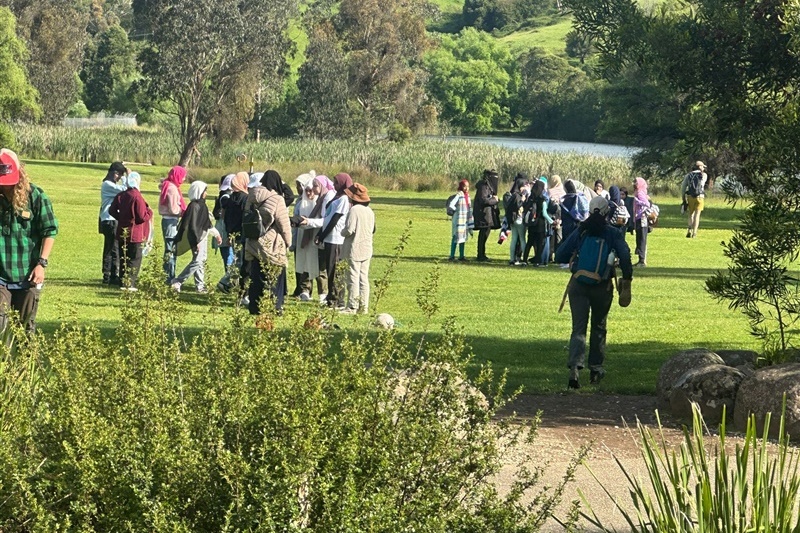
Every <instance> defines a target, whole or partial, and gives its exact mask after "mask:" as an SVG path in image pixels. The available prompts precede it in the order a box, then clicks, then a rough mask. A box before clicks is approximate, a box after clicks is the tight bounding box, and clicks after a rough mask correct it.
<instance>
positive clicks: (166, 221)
mask: <svg viewBox="0 0 800 533" xmlns="http://www.w3.org/2000/svg"><path fill="white" fill-rule="evenodd" d="M161 233H162V235H164V274H166V278H167V284H170V283H172V280H173V279H174V278H175V260H176V258H175V248H176V246H177V243H176V242H175V237H176V236H177V235H178V219H177V218H166V217H164V218H162V219H161Z"/></svg>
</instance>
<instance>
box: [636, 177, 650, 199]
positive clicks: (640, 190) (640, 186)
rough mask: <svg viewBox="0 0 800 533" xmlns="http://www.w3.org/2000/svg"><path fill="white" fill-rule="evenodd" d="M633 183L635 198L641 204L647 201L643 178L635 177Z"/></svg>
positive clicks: (645, 184) (645, 185) (645, 183)
mask: <svg viewBox="0 0 800 533" xmlns="http://www.w3.org/2000/svg"><path fill="white" fill-rule="evenodd" d="M633 183H634V185H635V186H636V198H637V199H638V200H639V201H640V202H642V203H643V204H646V203H648V199H647V198H648V196H647V182H646V181H645V180H644V178H636V179H635V180H633Z"/></svg>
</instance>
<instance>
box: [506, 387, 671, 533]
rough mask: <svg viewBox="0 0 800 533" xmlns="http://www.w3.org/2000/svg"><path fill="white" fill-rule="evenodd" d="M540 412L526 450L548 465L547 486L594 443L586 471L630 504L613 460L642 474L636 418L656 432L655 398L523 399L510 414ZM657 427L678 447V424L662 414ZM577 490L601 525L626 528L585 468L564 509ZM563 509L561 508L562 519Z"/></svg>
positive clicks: (573, 396)
mask: <svg viewBox="0 0 800 533" xmlns="http://www.w3.org/2000/svg"><path fill="white" fill-rule="evenodd" d="M539 410H541V411H542V422H541V425H540V429H539V435H538V437H537V439H536V441H535V442H534V443H533V445H532V446H531V448H530V449H529V450H527V451H529V452H530V453H531V454H532V455H533V457H534V461H541V463H540V464H543V463H548V467H547V470H546V475H545V483H546V484H553V483H556V482H557V481H559V480H560V479H561V477H562V476H563V474H564V472H565V470H566V467H567V465H568V464H569V461H570V459H571V458H572V457H573V456H574V454H575V451H576V450H577V449H578V448H579V447H580V446H582V445H583V444H585V443H587V442H592V443H593V444H592V448H591V452H590V455H589V460H588V464H589V467H590V468H591V469H592V471H593V472H594V473H595V475H597V476H598V478H599V479H600V480H601V481H602V483H603V485H604V486H605V488H606V489H608V490H609V492H611V493H612V494H614V495H615V496H616V497H617V498H619V499H620V501H621V502H626V503H627V502H629V501H630V500H629V499H628V482H627V480H626V479H625V477H624V475H623V474H622V471H621V470H620V468H619V466H618V465H617V464H616V461H615V460H614V458H613V457H614V456H616V457H618V458H619V459H620V460H621V461H622V462H623V463H624V464H625V465H626V468H628V469H629V471H631V472H633V473H635V474H636V475H639V474H641V472H642V464H643V463H642V461H641V459H640V452H639V447H638V443H637V440H636V420H637V418H638V420H640V421H642V422H643V423H645V424H647V425H648V426H650V427H653V428H655V427H656V417H655V411H656V398H655V396H620V395H606V394H572V393H563V394H550V395H523V396H521V397H520V398H518V399H517V400H516V401H515V402H514V404H513V405H512V406H511V409H509V411H515V412H516V413H517V415H518V416H520V417H522V418H531V417H534V416H535V415H536V413H537V411H539ZM661 422H662V425H663V427H664V435H665V437H666V439H667V441H668V442H670V443H673V444H675V443H679V442H680V440H681V438H682V436H683V435H682V432H681V430H680V424H679V423H678V422H677V421H675V420H672V419H671V418H669V417H666V416H664V415H663V414H661ZM612 454H613V455H612ZM509 463H513V457H509ZM512 474H513V467H512V466H509V467H508V468H507V469H505V470H504V472H503V473H502V474H501V476H500V479H499V480H498V483H499V485H500V487H504V486H507V485H508V483H509V482H510V479H511V476H512ZM578 488H580V489H581V491H582V492H583V493H584V494H585V495H586V496H587V499H588V500H589V502H590V503H591V505H592V507H593V509H594V510H595V512H597V513H598V515H599V516H600V517H601V518H602V519H603V523H604V524H606V525H608V526H613V527H615V528H617V529H619V530H621V531H625V530H627V529H628V528H627V525H626V523H625V522H624V520H623V519H622V517H621V515H620V514H619V513H618V512H617V511H616V510H615V508H614V505H613V504H612V502H611V500H610V499H609V497H608V496H607V495H606V494H605V492H604V491H603V490H602V488H601V487H600V486H599V485H598V482H597V481H596V480H595V479H594V478H593V477H592V475H591V473H590V472H589V470H588V469H587V468H585V467H580V468H579V469H578V472H577V474H576V479H575V481H574V482H573V483H572V484H571V486H570V487H569V489H568V490H567V494H566V496H565V498H564V501H565V502H566V503H567V504H568V503H569V502H571V501H572V500H574V499H578V498H579V496H578V493H577V489H578ZM565 507H566V506H565V505H562V514H563V512H564V511H563V510H564V509H565ZM582 525H583V526H584V527H585V528H586V530H587V531H593V530H594V529H593V528H592V527H591V525H590V524H588V523H582ZM545 531H548V532H550V531H552V532H555V531H563V528H562V527H561V526H560V525H558V524H557V523H556V522H552V523H551V524H548V526H547V527H546V528H545Z"/></svg>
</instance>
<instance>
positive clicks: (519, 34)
mask: <svg viewBox="0 0 800 533" xmlns="http://www.w3.org/2000/svg"><path fill="white" fill-rule="evenodd" d="M570 30H572V17H564V18H562V19H561V20H560V21H559V22H557V23H556V24H550V25H546V26H539V27H536V28H532V29H525V30H520V31H515V32H513V33H510V34H508V35H506V36H505V37H501V38H500V39H499V40H500V41H501V42H503V43H505V44H507V45H508V46H509V47H510V48H511V53H512V54H514V55H515V56H518V55H520V54H522V53H524V52H526V51H528V50H529V49H531V48H541V49H543V50H546V51H547V52H549V53H551V54H554V55H558V56H565V55H566V52H565V51H564V46H565V45H566V41H565V39H566V37H567V33H569V32H570Z"/></svg>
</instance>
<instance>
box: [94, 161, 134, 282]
mask: <svg viewBox="0 0 800 533" xmlns="http://www.w3.org/2000/svg"><path fill="white" fill-rule="evenodd" d="M127 175H128V169H127V168H126V167H125V165H124V164H123V163H122V162H120V161H115V162H113V163H111V166H110V167H109V168H108V172H107V173H106V177H105V178H103V183H102V184H101V185H100V218H99V221H98V231H99V232H100V234H101V235H103V283H104V284H111V285H122V284H121V283H120V278H121V275H120V273H119V270H120V263H119V261H120V256H119V240H118V239H117V221H116V220H115V219H114V217H112V216H111V215H110V214H109V213H108V207H109V206H110V205H111V202H112V201H113V200H114V198H116V196H117V195H118V194H119V193H121V192H122V191H124V190H125V185H124V184H123V183H122V178H123V177H125V176H127Z"/></svg>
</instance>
